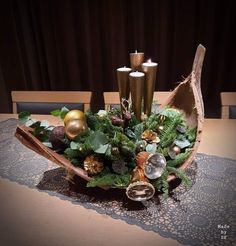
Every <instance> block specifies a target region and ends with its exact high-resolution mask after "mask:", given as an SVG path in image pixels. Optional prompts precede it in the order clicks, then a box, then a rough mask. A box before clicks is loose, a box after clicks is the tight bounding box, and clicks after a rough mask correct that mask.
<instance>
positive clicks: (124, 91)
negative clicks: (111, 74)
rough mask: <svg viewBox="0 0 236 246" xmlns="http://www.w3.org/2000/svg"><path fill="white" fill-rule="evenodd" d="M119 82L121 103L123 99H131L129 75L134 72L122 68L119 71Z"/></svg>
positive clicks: (127, 68)
mask: <svg viewBox="0 0 236 246" xmlns="http://www.w3.org/2000/svg"><path fill="white" fill-rule="evenodd" d="M116 71H117V81H118V88H119V94H120V102H121V99H122V98H125V99H126V100H128V99H129V93H130V89H129V73H130V72H131V71H132V70H131V68H129V67H120V68H118V69H117V70H116Z"/></svg>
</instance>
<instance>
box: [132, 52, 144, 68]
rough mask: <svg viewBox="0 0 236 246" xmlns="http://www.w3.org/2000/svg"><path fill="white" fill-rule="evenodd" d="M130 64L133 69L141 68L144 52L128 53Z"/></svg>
mask: <svg viewBox="0 0 236 246" xmlns="http://www.w3.org/2000/svg"><path fill="white" fill-rule="evenodd" d="M129 57H130V65H131V68H132V70H133V71H140V70H141V65H142V63H143V61H144V53H143V52H137V50H136V51H135V53H130V54H129Z"/></svg>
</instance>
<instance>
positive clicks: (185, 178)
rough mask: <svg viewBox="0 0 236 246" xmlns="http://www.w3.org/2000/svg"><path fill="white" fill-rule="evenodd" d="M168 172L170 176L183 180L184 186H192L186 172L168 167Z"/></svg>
mask: <svg viewBox="0 0 236 246" xmlns="http://www.w3.org/2000/svg"><path fill="white" fill-rule="evenodd" d="M166 169H167V171H168V173H169V174H174V175H175V176H176V177H177V178H179V179H181V181H182V183H183V185H185V186H189V185H191V181H190V179H189V178H188V176H187V175H186V174H185V172H184V170H182V169H180V168H178V169H177V168H175V167H168V166H167V168H166Z"/></svg>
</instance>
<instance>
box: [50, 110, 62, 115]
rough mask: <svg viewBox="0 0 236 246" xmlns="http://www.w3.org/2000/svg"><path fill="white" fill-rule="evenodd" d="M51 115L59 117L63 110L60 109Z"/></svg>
mask: <svg viewBox="0 0 236 246" xmlns="http://www.w3.org/2000/svg"><path fill="white" fill-rule="evenodd" d="M50 114H51V115H53V116H56V117H59V116H60V115H61V110H60V109H55V110H53V111H51V112H50Z"/></svg>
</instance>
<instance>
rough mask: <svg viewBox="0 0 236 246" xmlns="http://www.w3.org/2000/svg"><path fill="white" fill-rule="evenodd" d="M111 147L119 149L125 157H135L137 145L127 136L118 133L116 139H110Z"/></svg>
mask: <svg viewBox="0 0 236 246" xmlns="http://www.w3.org/2000/svg"><path fill="white" fill-rule="evenodd" d="M110 140H111V145H112V146H115V147H118V148H119V150H120V152H121V154H123V155H124V156H125V157H128V158H129V157H133V155H134V152H135V149H136V145H135V143H134V142H133V141H131V140H130V139H129V138H128V137H127V136H126V135H125V134H123V133H120V132H116V133H115V136H114V138H112V139H110Z"/></svg>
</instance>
